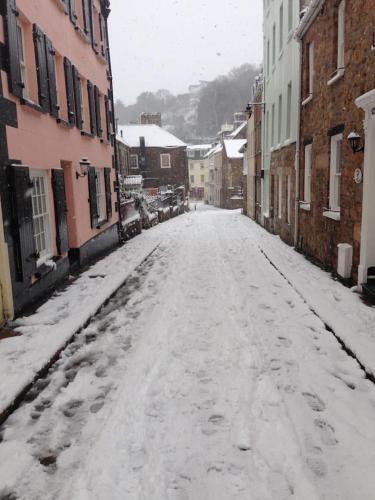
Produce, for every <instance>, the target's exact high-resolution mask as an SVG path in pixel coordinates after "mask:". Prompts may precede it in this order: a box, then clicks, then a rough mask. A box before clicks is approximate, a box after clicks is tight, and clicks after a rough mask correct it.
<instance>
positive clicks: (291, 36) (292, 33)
mask: <svg viewBox="0 0 375 500" xmlns="http://www.w3.org/2000/svg"><path fill="white" fill-rule="evenodd" d="M293 35H294V31H293V28H292V29H291V30H290V31H289V33H288V43H289V42H290V41H291V40H292V39H293Z"/></svg>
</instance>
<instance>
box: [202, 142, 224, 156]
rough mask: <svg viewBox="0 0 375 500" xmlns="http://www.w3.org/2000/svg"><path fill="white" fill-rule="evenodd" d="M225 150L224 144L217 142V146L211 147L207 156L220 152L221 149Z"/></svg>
mask: <svg viewBox="0 0 375 500" xmlns="http://www.w3.org/2000/svg"><path fill="white" fill-rule="evenodd" d="M222 150H223V146H222V144H220V143H219V144H217V145H216V146H214V147H213V148H212V149H210V151H209V152H208V153H207V154H206V156H205V157H206V158H208V157H209V156H211V155H213V154H215V153H220V151H222Z"/></svg>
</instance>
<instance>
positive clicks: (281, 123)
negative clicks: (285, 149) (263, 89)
mask: <svg viewBox="0 0 375 500" xmlns="http://www.w3.org/2000/svg"><path fill="white" fill-rule="evenodd" d="M282 128H283V95H282V94H280V95H279V116H278V130H277V140H278V144H281V139H282Z"/></svg>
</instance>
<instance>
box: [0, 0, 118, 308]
mask: <svg viewBox="0 0 375 500" xmlns="http://www.w3.org/2000/svg"><path fill="white" fill-rule="evenodd" d="M42 3H43V6H41V1H40V0H1V2H0V45H1V47H0V48H1V51H0V68H1V78H0V197H1V202H2V208H3V218H4V231H5V239H6V242H7V245H8V253H9V263H10V272H11V277H12V289H13V301H14V307H15V311H16V313H17V312H19V311H21V310H22V309H23V308H25V307H26V306H27V305H29V304H30V303H32V302H35V301H36V300H38V299H40V298H41V297H43V295H45V294H46V293H47V292H48V291H49V290H51V289H53V288H55V287H56V285H57V283H58V282H60V281H62V280H63V279H64V278H65V277H66V276H67V275H68V274H69V271H70V269H71V266H72V265H73V266H82V265H85V264H86V263H88V262H89V261H90V260H92V259H94V258H95V257H96V256H98V255H99V254H101V253H103V252H105V251H106V250H108V249H109V248H111V247H113V246H115V245H116V244H117V243H118V227H117V226H118V225H117V222H118V214H117V213H116V209H117V204H116V201H117V194H116V193H115V191H114V190H115V186H116V169H115V166H116V163H117V162H116V160H115V150H114V135H113V131H114V127H113V111H112V110H113V99H112V83H111V82H112V78H111V67H110V57H109V47H108V36H107V18H108V14H109V0H43V2H42Z"/></svg>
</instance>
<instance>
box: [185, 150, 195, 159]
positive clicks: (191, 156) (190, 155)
mask: <svg viewBox="0 0 375 500" xmlns="http://www.w3.org/2000/svg"><path fill="white" fill-rule="evenodd" d="M187 154H188V158H194V156H195V152H194V151H193V150H192V149H188V152H187Z"/></svg>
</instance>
